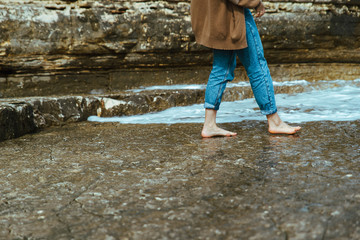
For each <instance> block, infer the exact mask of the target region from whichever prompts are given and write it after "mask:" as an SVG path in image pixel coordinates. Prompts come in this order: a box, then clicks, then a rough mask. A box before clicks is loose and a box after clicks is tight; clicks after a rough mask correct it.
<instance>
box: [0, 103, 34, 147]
mask: <svg viewBox="0 0 360 240" xmlns="http://www.w3.org/2000/svg"><path fill="white" fill-rule="evenodd" d="M35 130H36V125H35V122H34V114H33V108H32V106H31V105H30V104H29V103H26V102H24V101H13V102H9V103H6V104H4V103H1V104H0V141H2V140H6V139H10V138H16V137H20V136H22V135H24V134H27V133H31V132H34V131H35Z"/></svg>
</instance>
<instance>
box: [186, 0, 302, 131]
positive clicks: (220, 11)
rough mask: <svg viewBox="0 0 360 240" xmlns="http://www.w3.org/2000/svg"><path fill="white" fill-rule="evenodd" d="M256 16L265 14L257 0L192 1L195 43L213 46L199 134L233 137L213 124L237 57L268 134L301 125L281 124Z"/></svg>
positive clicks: (231, 77) (290, 129)
mask: <svg viewBox="0 0 360 240" xmlns="http://www.w3.org/2000/svg"><path fill="white" fill-rule="evenodd" d="M249 8H253V9H255V11H256V14H255V17H261V16H263V15H264V14H265V7H264V5H263V3H262V2H261V1H260V0H192V1H191V23H192V28H193V31H194V34H195V38H196V42H197V43H199V44H201V45H204V46H206V47H209V48H212V49H213V54H214V60H213V68H212V71H211V73H210V76H209V80H208V84H207V86H206V92H205V122H204V126H203V129H202V132H201V135H202V137H214V136H235V135H236V133H234V132H230V131H227V130H224V129H221V128H219V127H218V126H217V125H216V113H217V110H218V109H219V106H220V103H221V98H222V94H223V91H224V90H225V87H226V83H227V82H228V81H231V80H232V79H233V78H234V70H235V67H236V56H238V57H239V59H240V60H241V62H242V64H243V65H244V67H245V69H246V72H247V75H248V77H249V79H250V84H251V88H252V90H253V93H254V96H255V99H256V102H257V104H258V105H259V107H260V110H261V113H262V114H264V115H266V117H267V120H268V127H269V128H268V129H269V132H270V133H283V134H294V133H296V132H297V131H299V130H300V127H292V126H289V125H287V124H286V123H284V122H283V121H282V120H281V119H280V117H279V115H278V114H277V108H276V103H275V96H274V88H273V84H272V79H271V76H270V71H269V68H268V66H267V62H266V60H265V58H264V50H263V47H262V43H261V39H260V36H259V32H258V30H257V27H256V24H255V21H254V19H253V17H252V15H251V12H250V10H249Z"/></svg>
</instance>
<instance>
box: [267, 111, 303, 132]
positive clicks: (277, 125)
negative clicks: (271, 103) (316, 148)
mask: <svg viewBox="0 0 360 240" xmlns="http://www.w3.org/2000/svg"><path fill="white" fill-rule="evenodd" d="M266 117H267V119H268V123H269V132H270V133H274V134H276V133H280V134H289V135H291V134H295V133H296V132H298V131H299V130H300V129H301V127H298V126H297V127H292V126H289V125H288V124H286V123H284V122H283V121H282V120H281V119H280V117H279V115H278V114H277V113H275V114H272V115H267V116H266Z"/></svg>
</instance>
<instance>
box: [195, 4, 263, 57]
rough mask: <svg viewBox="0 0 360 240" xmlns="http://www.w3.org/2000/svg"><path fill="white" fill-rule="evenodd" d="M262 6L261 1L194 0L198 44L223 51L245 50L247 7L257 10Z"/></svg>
mask: <svg viewBox="0 0 360 240" xmlns="http://www.w3.org/2000/svg"><path fill="white" fill-rule="evenodd" d="M234 3H237V4H234ZM259 3H260V0H191V10H190V11H191V24H192V29H193V32H194V34H195V39H196V42H197V43H199V44H201V45H204V46H206V47H209V48H215V49H223V50H231V49H243V48H246V47H247V43H246V26H245V16H244V7H246V8H255V7H256V6H257V5H258V4H259Z"/></svg>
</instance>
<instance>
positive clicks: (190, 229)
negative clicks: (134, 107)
mask: <svg viewBox="0 0 360 240" xmlns="http://www.w3.org/2000/svg"><path fill="white" fill-rule="evenodd" d="M222 126H223V127H225V128H227V129H231V130H234V131H236V132H238V136H237V137H233V138H214V139H202V138H201V137H200V130H201V124H176V125H161V124H159V125H122V124H118V123H108V124H99V123H89V122H82V123H72V124H68V125H65V126H62V127H51V128H47V129H45V130H44V131H41V132H39V133H35V134H30V135H25V136H23V137H20V138H17V139H12V140H7V141H3V142H1V143H0V151H1V155H0V239H360V227H359V226H360V207H359V206H360V192H359V181H360V175H359V170H360V142H359V136H360V121H354V122H309V123H304V124H301V126H302V127H303V129H302V131H301V132H300V133H299V134H298V135H295V136H284V135H270V134H269V133H267V131H266V125H265V122H259V121H246V122H240V123H231V124H223V125H222Z"/></svg>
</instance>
